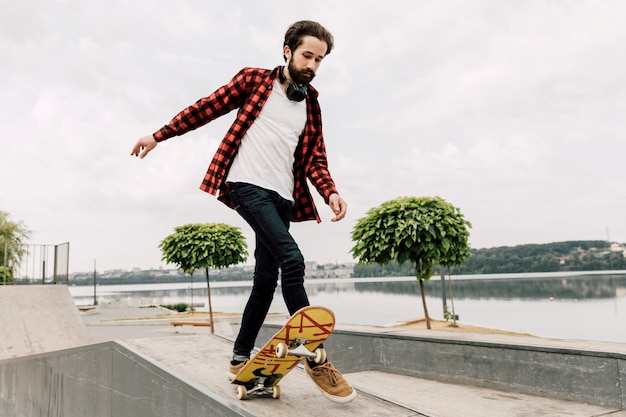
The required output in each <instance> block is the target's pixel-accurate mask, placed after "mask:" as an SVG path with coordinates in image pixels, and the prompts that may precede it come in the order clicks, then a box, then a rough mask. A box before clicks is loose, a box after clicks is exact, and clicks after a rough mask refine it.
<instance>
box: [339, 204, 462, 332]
mask: <svg viewBox="0 0 626 417" xmlns="http://www.w3.org/2000/svg"><path fill="white" fill-rule="evenodd" d="M471 227H472V225H471V223H470V222H468V221H467V220H465V218H464V216H463V214H461V212H460V210H459V209H458V208H456V207H454V206H453V205H451V204H450V203H448V202H446V201H445V200H443V199H442V198H440V197H399V198H396V199H395V200H390V201H387V202H384V203H383V204H381V205H380V206H379V207H376V208H373V209H371V210H369V211H368V212H367V214H366V216H365V217H363V218H361V219H360V220H358V222H357V224H356V226H355V227H354V229H353V231H352V240H353V241H354V242H356V244H355V245H354V247H353V248H352V250H351V252H352V254H353V256H354V257H355V258H356V259H358V261H359V262H360V263H378V264H381V265H385V264H387V263H389V262H390V261H392V260H395V261H397V262H398V263H399V264H403V263H404V262H407V261H411V262H414V263H415V275H416V277H417V279H418V281H419V285H420V293H421V296H422V305H423V308H424V315H425V318H426V326H427V328H428V329H430V317H429V316H428V308H427V307H426V296H425V294H424V281H429V280H430V277H431V276H432V274H433V265H434V264H438V265H441V266H448V267H449V266H453V265H460V264H462V263H463V261H465V260H466V259H467V258H468V257H469V256H470V247H469V244H468V237H469V231H468V229H469V228H471Z"/></svg>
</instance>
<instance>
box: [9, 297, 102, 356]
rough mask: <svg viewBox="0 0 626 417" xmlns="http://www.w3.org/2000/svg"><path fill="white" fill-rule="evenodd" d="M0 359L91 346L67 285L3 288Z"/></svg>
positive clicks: (89, 337) (89, 338) (87, 333)
mask: <svg viewBox="0 0 626 417" xmlns="http://www.w3.org/2000/svg"><path fill="white" fill-rule="evenodd" d="M0 318H1V320H2V325H1V326H0V360H2V359H9V358H16V357H20V356H27V355H32V354H36V353H45V352H51V351H55V350H60V349H67V348H72V347H77V346H83V345H87V344H90V343H91V336H90V335H89V332H88V331H87V328H86V327H85V324H84V323H83V321H82V319H81V317H80V313H79V311H78V308H77V307H76V305H75V303H74V299H73V298H72V296H71V294H70V292H69V290H68V288H67V287H66V286H65V285H15V286H13V285H11V286H0Z"/></svg>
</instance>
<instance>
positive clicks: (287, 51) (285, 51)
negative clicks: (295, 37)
mask: <svg viewBox="0 0 626 417" xmlns="http://www.w3.org/2000/svg"><path fill="white" fill-rule="evenodd" d="M283 55H284V56H285V58H287V61H289V60H290V59H291V48H289V46H288V45H285V46H284V47H283Z"/></svg>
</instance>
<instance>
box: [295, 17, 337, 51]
mask: <svg viewBox="0 0 626 417" xmlns="http://www.w3.org/2000/svg"><path fill="white" fill-rule="evenodd" d="M304 36H313V37H315V38H317V39H319V40H320V41H323V42H326V45H328V47H327V48H326V55H328V54H330V51H332V49H333V46H334V40H333V35H332V34H331V33H330V32H329V31H327V30H326V28H325V27H324V26H322V25H320V24H319V23H317V22H313V21H311V20H301V21H299V22H296V23H294V24H293V25H291V26H289V29H287V32H286V33H285V41H284V42H283V48H284V47H285V46H288V47H289V49H291V52H293V51H295V50H296V49H297V48H298V46H300V45H301V44H302V38H303V37H304ZM283 58H284V59H285V61H287V57H286V56H285V55H284V54H283Z"/></svg>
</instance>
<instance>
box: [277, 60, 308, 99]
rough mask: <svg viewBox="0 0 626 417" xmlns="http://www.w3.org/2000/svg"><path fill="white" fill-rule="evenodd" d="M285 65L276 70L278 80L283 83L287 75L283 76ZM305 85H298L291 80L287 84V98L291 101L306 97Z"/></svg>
mask: <svg viewBox="0 0 626 417" xmlns="http://www.w3.org/2000/svg"><path fill="white" fill-rule="evenodd" d="M284 68H285V67H280V71H278V80H279V81H280V82H281V83H282V84H284V83H285V81H287V77H285V73H284V72H283V71H284ZM306 93H307V89H306V85H298V84H296V83H294V82H293V81H292V82H290V83H289V85H288V86H287V98H288V99H289V100H293V101H302V100H304V99H305V98H306Z"/></svg>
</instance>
